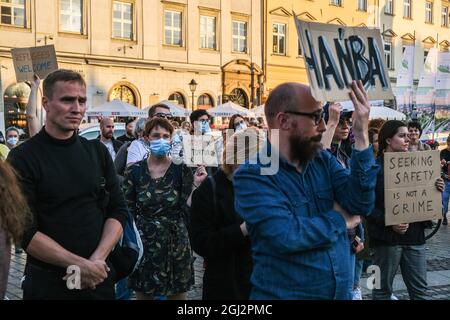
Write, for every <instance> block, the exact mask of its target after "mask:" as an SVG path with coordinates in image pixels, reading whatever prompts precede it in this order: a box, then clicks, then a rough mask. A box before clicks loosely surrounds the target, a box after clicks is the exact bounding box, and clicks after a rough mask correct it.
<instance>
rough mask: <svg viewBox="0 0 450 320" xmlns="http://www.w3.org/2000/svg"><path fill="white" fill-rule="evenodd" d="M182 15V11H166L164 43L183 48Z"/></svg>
mask: <svg viewBox="0 0 450 320" xmlns="http://www.w3.org/2000/svg"><path fill="white" fill-rule="evenodd" d="M181 19H182V13H181V12H180V11H172V10H166V11H164V43H165V44H168V45H172V46H182V45H183V38H182V32H181V28H182V24H181V23H182V21H181Z"/></svg>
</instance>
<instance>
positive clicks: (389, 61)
mask: <svg viewBox="0 0 450 320" xmlns="http://www.w3.org/2000/svg"><path fill="white" fill-rule="evenodd" d="M384 59H385V61H386V68H387V69H389V70H393V69H394V61H393V55H392V42H390V41H386V42H385V43H384Z"/></svg>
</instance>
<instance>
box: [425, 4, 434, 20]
mask: <svg viewBox="0 0 450 320" xmlns="http://www.w3.org/2000/svg"><path fill="white" fill-rule="evenodd" d="M425 22H426V23H433V2H430V1H427V2H425Z"/></svg>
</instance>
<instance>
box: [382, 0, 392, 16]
mask: <svg viewBox="0 0 450 320" xmlns="http://www.w3.org/2000/svg"><path fill="white" fill-rule="evenodd" d="M384 13H387V14H394V0H386V6H385V7H384Z"/></svg>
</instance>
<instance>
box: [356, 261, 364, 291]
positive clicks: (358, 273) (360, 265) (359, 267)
mask: <svg viewBox="0 0 450 320" xmlns="http://www.w3.org/2000/svg"><path fill="white" fill-rule="evenodd" d="M363 264H364V259H358V258H356V259H355V278H354V280H353V287H354V288H356V287H359V281H360V280H361V275H362V271H363Z"/></svg>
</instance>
